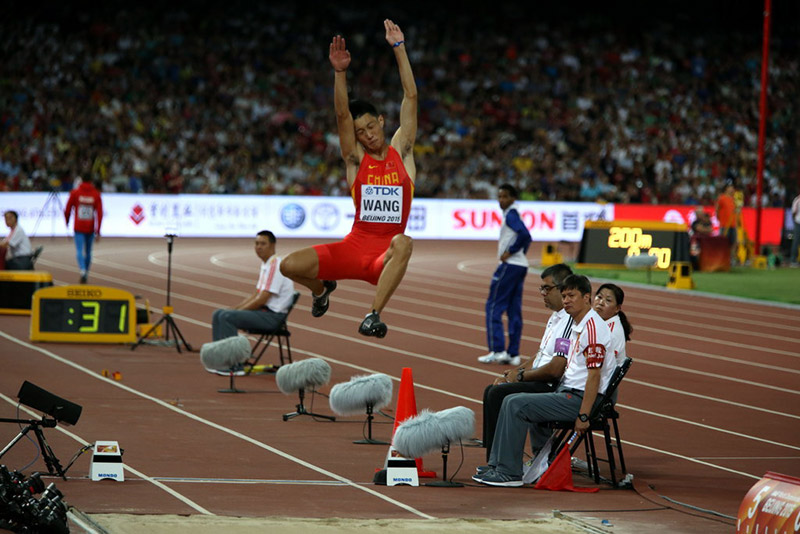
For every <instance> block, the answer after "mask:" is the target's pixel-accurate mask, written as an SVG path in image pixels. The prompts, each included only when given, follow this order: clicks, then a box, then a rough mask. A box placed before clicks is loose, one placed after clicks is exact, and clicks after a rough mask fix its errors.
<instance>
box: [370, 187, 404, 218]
mask: <svg viewBox="0 0 800 534" xmlns="http://www.w3.org/2000/svg"><path fill="white" fill-rule="evenodd" d="M361 220H362V221H364V222H372V223H392V224H399V223H401V222H402V220H403V187H402V186H399V185H395V186H390V185H366V184H362V185H361Z"/></svg>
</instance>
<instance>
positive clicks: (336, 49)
mask: <svg viewBox="0 0 800 534" xmlns="http://www.w3.org/2000/svg"><path fill="white" fill-rule="evenodd" d="M328 59H329V60H330V61H331V66H333V70H335V71H336V72H344V71H346V70H347V67H349V66H350V52H348V51H347V47H346V45H345V42H344V37H342V36H341V35H334V36H333V41H331V47H330V52H329V53H328Z"/></svg>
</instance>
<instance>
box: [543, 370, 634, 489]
mask: <svg viewBox="0 0 800 534" xmlns="http://www.w3.org/2000/svg"><path fill="white" fill-rule="evenodd" d="M632 362H633V360H631V359H630V358H627V357H626V358H625V360H623V362H622V364H620V365H618V366H617V368H616V369H615V370H614V374H613V375H611V381H610V382H609V384H608V388H606V392H605V394H603V397H602V400H601V401H600V403H598V404H596V405H595V406H594V408H593V409H592V412H591V413H590V414H589V429H588V430H587V431H586V432H585V433H584V434H581V435H580V436H579V437H578V439H576V440H575V441H574V442H573V443H572V446H571V447H570V454H574V452H575V451H576V450H577V449H578V447H579V446H580V444H581V442H583V444H584V449H585V451H586V463H587V465H588V468H589V476H591V477H592V478H594V481H595V483H596V484H599V483H600V469H599V467H598V462H599V461H600V462H606V463H608V467H609V470H610V471H611V484H612V485H613V486H614V487H617V473H616V471H617V462H616V460H615V458H614V448H616V449H617V454H618V456H619V467H620V470H621V471H622V475H623V478H624V476H625V475H627V474H628V471H627V469H626V468H625V457H624V456H623V454H622V442H621V441H620V438H619V426H618V425H617V420H618V419H619V412H617V410H616V408H615V407H614V399H615V398H616V395H615V393H616V391H617V389H618V388H619V384H620V382H622V379H623V378H624V377H625V375H626V374H627V373H628V369H630V367H631V363H632ZM546 424H547V425H548V426H549V427H550V428H552V429H553V430H556V431H559V434H558V436H556V440H555V443H556V446H555V447H553V457H555V455H556V454H557V453H558V452H559V451H560V450H561V447H562V446H564V445H565V444H566V442H565V440H566V439H568V438H569V435H570V434H571V433H572V432H573V431H574V430H575V421H551V422H550V423H546ZM612 426H613V427H614V439H613V440H612V437H611V427H612ZM601 430H602V431H603V438H604V440H605V445H606V454H607V456H608V457H607V458H598V457H597V451H596V450H595V446H594V434H593V433H592V432H593V431H601Z"/></svg>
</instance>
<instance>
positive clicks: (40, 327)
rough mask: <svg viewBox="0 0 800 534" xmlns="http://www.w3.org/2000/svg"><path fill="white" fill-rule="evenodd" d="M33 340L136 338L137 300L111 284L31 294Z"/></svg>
mask: <svg viewBox="0 0 800 534" xmlns="http://www.w3.org/2000/svg"><path fill="white" fill-rule="evenodd" d="M31 340H32V341H71V342H76V343H132V342H134V341H136V301H135V300H134V297H133V295H132V294H131V293H128V292H127V291H123V290H121V289H116V288H112V287H102V286H90V285H77V286H56V287H47V288H44V289H40V290H38V291H37V292H36V293H34V294H33V303H32V307H31Z"/></svg>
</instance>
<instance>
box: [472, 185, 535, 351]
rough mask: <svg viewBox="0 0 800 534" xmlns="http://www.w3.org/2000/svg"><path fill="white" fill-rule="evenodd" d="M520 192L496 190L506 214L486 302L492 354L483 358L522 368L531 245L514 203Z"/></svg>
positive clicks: (505, 187)
mask: <svg viewBox="0 0 800 534" xmlns="http://www.w3.org/2000/svg"><path fill="white" fill-rule="evenodd" d="M516 200H517V190H516V188H515V187H514V186H513V185H511V184H503V185H501V186H500V187H499V188H498V190H497V201H498V202H499V203H500V209H501V210H503V225H502V226H501V227H500V241H499V242H498V245H497V258H498V259H499V260H500V265H498V266H497V269H496V270H495V271H494V275H493V276H492V283H491V285H490V286H489V298H488V299H487V300H486V340H487V344H488V345H489V354H487V355H485V356H481V357H479V358H478V361H479V362H481V363H499V364H511V365H519V364H520V362H521V360H520V357H519V341H520V338H522V286H523V284H524V283H525V275H526V274H528V258H526V257H525V254H526V253H527V252H528V247H530V244H531V233H530V232H529V231H528V229H527V228H526V227H525V223H523V222H522V218H521V217H520V216H519V212H518V211H517V207H516V206H515V205H514V202H515V201H516ZM504 313H505V314H506V315H507V316H508V346H507V347H506V339H505V334H504V332H503V314H504Z"/></svg>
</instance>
